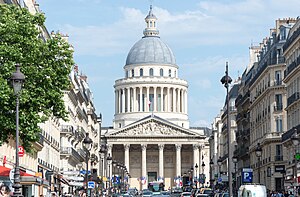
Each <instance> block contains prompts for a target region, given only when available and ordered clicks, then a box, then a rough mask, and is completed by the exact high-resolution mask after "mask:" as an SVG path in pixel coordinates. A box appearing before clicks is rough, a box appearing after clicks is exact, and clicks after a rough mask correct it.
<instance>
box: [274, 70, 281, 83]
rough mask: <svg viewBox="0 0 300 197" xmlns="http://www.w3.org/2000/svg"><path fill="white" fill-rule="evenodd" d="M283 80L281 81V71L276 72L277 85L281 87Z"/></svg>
mask: <svg viewBox="0 0 300 197" xmlns="http://www.w3.org/2000/svg"><path fill="white" fill-rule="evenodd" d="M281 81H282V79H281V71H280V70H277V71H275V85H281V83H282V82H281Z"/></svg>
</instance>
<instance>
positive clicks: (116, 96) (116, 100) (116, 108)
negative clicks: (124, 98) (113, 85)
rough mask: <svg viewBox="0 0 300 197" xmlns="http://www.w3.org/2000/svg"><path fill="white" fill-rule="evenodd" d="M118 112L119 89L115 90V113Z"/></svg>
mask: <svg viewBox="0 0 300 197" xmlns="http://www.w3.org/2000/svg"><path fill="white" fill-rule="evenodd" d="M117 113H118V90H115V114H117Z"/></svg>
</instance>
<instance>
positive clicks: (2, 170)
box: [0, 166, 34, 176]
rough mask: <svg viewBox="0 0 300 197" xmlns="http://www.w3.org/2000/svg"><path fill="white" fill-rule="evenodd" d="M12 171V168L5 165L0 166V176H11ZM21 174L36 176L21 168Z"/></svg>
mask: <svg viewBox="0 0 300 197" xmlns="http://www.w3.org/2000/svg"><path fill="white" fill-rule="evenodd" d="M10 171H11V169H10V168H7V167H5V166H0V176H9V173H10ZM20 176H34V175H31V174H28V173H26V172H24V171H22V170H20Z"/></svg>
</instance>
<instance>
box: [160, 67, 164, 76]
mask: <svg viewBox="0 0 300 197" xmlns="http://www.w3.org/2000/svg"><path fill="white" fill-rule="evenodd" d="M159 74H160V76H161V77H162V76H164V70H163V69H162V68H161V69H160V70H159Z"/></svg>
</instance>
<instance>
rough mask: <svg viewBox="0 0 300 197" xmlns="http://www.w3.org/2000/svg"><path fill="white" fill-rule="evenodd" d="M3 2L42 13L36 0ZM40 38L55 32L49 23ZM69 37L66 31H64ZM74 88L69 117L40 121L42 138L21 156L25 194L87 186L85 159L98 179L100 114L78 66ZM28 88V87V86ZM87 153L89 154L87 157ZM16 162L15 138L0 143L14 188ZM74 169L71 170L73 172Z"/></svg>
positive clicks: (0, 162)
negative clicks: (88, 146)
mask: <svg viewBox="0 0 300 197" xmlns="http://www.w3.org/2000/svg"><path fill="white" fill-rule="evenodd" d="M0 3H1V4H3V3H4V4H14V5H16V6H19V7H22V8H26V9H28V10H29V11H30V13H32V14H35V13H39V12H40V10H39V5H38V4H37V3H36V2H35V1H34V0H24V1H10V0H8V1H0ZM38 28H40V30H41V31H42V33H41V36H40V38H41V39H43V40H48V39H51V37H52V36H55V34H54V33H53V32H52V33H49V32H48V30H47V29H46V27H44V26H42V27H38ZM61 36H62V37H63V38H65V39H66V40H67V39H68V36H67V35H63V34H61ZM70 81H71V84H72V86H71V88H70V90H65V91H64V102H65V106H66V109H67V110H68V112H69V115H68V120H67V121H63V120H61V119H57V118H55V117H50V118H49V119H48V120H47V121H45V122H44V123H40V124H39V127H40V128H41V133H40V139H39V140H38V141H37V142H35V143H34V144H33V147H34V150H33V151H32V153H27V152H25V154H24V156H23V157H20V170H21V184H22V194H23V195H24V196H39V195H46V194H49V193H51V192H55V193H57V194H64V193H73V192H75V190H76V189H77V188H79V187H83V186H84V176H85V173H86V163H88V168H89V174H91V175H92V177H91V178H90V179H92V180H96V181H98V179H97V176H98V171H99V165H98V163H99V158H98V154H99V153H98V152H99V149H98V147H99V140H100V133H99V121H100V120H99V117H97V115H96V113H95V111H96V110H95V106H94V103H93V95H92V92H91V90H90V88H89V85H88V82H87V77H86V76H84V75H81V74H79V73H78V67H77V66H75V67H74V69H73V72H72V73H71V74H70ZM25 88H26V87H25ZM87 133H88V134H89V137H90V138H91V139H92V141H93V143H92V149H91V150H90V151H89V152H88V155H87V152H86V151H84V149H83V147H82V142H83V139H84V138H85V137H86V135H87ZM87 156H88V157H87ZM14 165H15V141H14V139H12V140H10V141H9V143H7V144H4V145H3V146H1V147H0V181H1V182H2V183H4V184H6V185H9V186H10V187H11V189H12V184H13V181H12V178H11V177H13V176H12V170H11V169H13V168H14ZM70 172H71V173H70Z"/></svg>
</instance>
